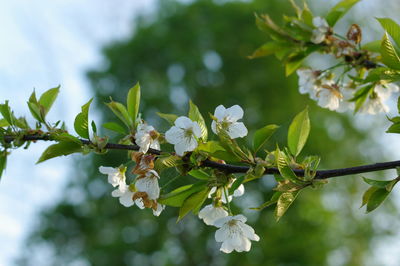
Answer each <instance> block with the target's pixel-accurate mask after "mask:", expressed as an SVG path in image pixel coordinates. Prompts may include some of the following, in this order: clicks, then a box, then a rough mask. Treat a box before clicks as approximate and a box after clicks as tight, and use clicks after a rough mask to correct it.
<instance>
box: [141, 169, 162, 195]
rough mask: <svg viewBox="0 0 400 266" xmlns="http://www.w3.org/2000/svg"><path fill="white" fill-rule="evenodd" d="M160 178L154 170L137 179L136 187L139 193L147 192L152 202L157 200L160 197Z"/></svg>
mask: <svg viewBox="0 0 400 266" xmlns="http://www.w3.org/2000/svg"><path fill="white" fill-rule="evenodd" d="M159 178H160V176H159V175H158V173H157V172H156V171H154V170H149V171H148V172H147V173H146V174H145V175H144V176H139V177H137V178H136V183H135V187H136V190H137V191H138V192H146V194H147V196H148V198H149V199H150V200H156V199H158V197H159V196H160V187H159V185H158V179H159Z"/></svg>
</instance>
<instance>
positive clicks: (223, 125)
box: [99, 105, 259, 253]
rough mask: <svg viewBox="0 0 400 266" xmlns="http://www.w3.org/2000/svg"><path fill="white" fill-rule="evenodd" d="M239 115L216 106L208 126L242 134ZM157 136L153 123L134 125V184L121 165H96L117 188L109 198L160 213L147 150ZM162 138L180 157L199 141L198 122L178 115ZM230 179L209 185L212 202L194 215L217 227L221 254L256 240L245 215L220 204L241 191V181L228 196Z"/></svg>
mask: <svg viewBox="0 0 400 266" xmlns="http://www.w3.org/2000/svg"><path fill="white" fill-rule="evenodd" d="M243 115H244V112H243V109H242V108H241V107H240V106H238V105H234V106H232V107H230V108H225V107H224V106H223V105H220V106H218V107H217V108H216V109H215V112H214V118H213V119H214V120H213V122H212V124H211V129H212V131H213V132H214V133H215V134H217V135H218V134H219V133H221V131H224V132H225V133H226V134H227V135H228V136H229V138H231V139H235V138H239V137H244V136H246V135H247V133H248V131H247V128H246V126H245V125H244V124H243V122H238V120H240V119H242V118H243ZM159 137H160V134H159V133H158V132H157V131H156V130H155V129H154V127H153V126H150V125H147V124H145V123H143V122H141V123H139V124H138V126H137V128H136V133H135V143H136V144H137V145H138V146H139V152H134V153H132V159H133V160H134V161H135V162H136V166H135V168H134V169H133V171H132V173H133V174H136V175H137V176H136V179H135V182H134V183H132V184H130V185H127V183H126V176H125V172H126V170H127V169H126V167H124V166H120V167H118V168H112V167H104V166H101V167H100V168H99V170H100V172H101V173H103V174H106V175H108V182H109V183H110V184H111V185H112V186H114V187H118V188H116V189H115V190H114V191H113V192H112V193H111V194H112V196H113V197H118V198H119V201H120V203H121V204H122V205H124V206H125V207H131V206H133V205H135V204H136V205H137V206H138V207H139V208H140V209H144V208H151V209H152V210H153V214H154V215H156V216H158V215H160V213H161V211H162V210H163V209H164V208H165V206H164V205H162V204H160V203H158V202H157V200H158V198H159V196H160V187H159V184H158V180H159V179H160V176H159V175H158V173H157V172H156V171H155V170H154V160H155V159H156V156H155V155H151V154H147V152H148V150H149V148H152V149H156V150H159V149H160V141H159ZM165 140H166V141H167V142H168V143H170V144H172V145H174V149H175V152H176V154H177V155H178V156H184V155H185V153H186V152H191V151H194V150H195V149H196V148H197V146H198V144H199V141H202V140H201V128H200V125H199V124H198V123H197V122H196V121H192V120H191V119H190V118H188V117H186V116H181V117H178V118H177V119H176V120H175V121H174V125H173V126H172V127H171V128H170V129H169V130H168V131H167V132H166V133H165ZM234 181H235V179H232V178H231V179H230V181H229V182H228V183H227V184H218V185H215V186H212V187H211V188H210V189H209V195H208V198H212V200H213V203H212V204H209V205H206V206H205V207H204V208H203V209H201V210H200V212H199V214H198V215H199V218H200V219H202V220H203V221H204V223H205V224H207V225H211V226H215V227H218V228H219V229H218V230H217V231H216V233H215V240H216V241H217V242H222V244H221V248H220V250H221V251H223V252H225V253H230V252H232V251H233V250H236V251H238V252H241V251H249V250H250V247H251V242H250V240H254V241H258V240H259V237H258V236H257V235H256V234H255V232H254V229H253V228H251V227H250V226H249V225H247V224H245V222H246V220H247V219H246V217H244V216H243V215H232V213H230V209H229V208H227V207H226V206H224V204H225V205H226V204H228V206H229V203H230V202H231V201H232V199H233V197H240V196H242V195H243V194H244V186H243V184H241V185H239V186H238V187H237V188H236V189H235V191H234V192H233V193H232V195H229V194H227V191H228V189H229V188H230V187H231V186H232V184H233V183H234ZM228 210H229V212H228Z"/></svg>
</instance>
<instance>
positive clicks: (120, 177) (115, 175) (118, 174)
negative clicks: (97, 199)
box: [99, 166, 126, 189]
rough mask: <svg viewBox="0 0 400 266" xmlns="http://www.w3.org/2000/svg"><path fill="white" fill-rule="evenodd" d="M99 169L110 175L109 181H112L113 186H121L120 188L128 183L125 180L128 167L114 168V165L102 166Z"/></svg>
mask: <svg viewBox="0 0 400 266" xmlns="http://www.w3.org/2000/svg"><path fill="white" fill-rule="evenodd" d="M99 171H100V173H102V174H105V175H108V183H110V184H111V185H112V186H113V187H116V186H119V188H120V189H122V188H123V186H125V185H126V183H125V180H126V177H125V172H126V168H122V167H119V168H113V167H105V166H100V167H99Z"/></svg>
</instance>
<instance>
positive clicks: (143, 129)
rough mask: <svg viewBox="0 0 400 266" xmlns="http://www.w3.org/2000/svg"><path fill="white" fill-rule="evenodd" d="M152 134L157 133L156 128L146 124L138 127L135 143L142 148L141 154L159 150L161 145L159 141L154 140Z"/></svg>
mask: <svg viewBox="0 0 400 266" xmlns="http://www.w3.org/2000/svg"><path fill="white" fill-rule="evenodd" d="M152 132H155V129H154V127H152V126H149V125H147V124H144V123H140V124H139V125H138V126H137V129H136V134H135V142H136V144H137V145H138V146H139V147H140V149H139V152H142V153H146V152H147V151H148V150H149V148H152V149H156V150H159V149H160V143H159V142H158V140H157V139H153V137H152Z"/></svg>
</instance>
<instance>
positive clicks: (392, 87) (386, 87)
mask: <svg viewBox="0 0 400 266" xmlns="http://www.w3.org/2000/svg"><path fill="white" fill-rule="evenodd" d="M374 91H375V92H376V94H377V95H378V97H380V98H381V100H382V101H385V100H387V99H389V98H390V96H391V95H392V93H393V92H398V91H399V86H397V85H396V84H394V83H378V84H377V85H376V86H375V87H374Z"/></svg>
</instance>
